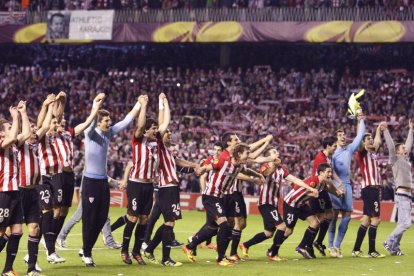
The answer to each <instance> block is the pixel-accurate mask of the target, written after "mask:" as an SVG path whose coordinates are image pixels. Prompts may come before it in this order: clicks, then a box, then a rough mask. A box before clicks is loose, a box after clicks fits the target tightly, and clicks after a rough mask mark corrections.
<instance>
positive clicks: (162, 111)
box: [158, 93, 166, 126]
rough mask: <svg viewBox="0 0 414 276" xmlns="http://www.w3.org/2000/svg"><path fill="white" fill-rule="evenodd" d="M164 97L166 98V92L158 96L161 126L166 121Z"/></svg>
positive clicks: (159, 122) (159, 123)
mask: <svg viewBox="0 0 414 276" xmlns="http://www.w3.org/2000/svg"><path fill="white" fill-rule="evenodd" d="M164 98H166V96H165V94H164V93H161V94H160V95H159V97H158V110H159V111H158V125H159V126H160V125H161V124H162V122H163V121H164Z"/></svg>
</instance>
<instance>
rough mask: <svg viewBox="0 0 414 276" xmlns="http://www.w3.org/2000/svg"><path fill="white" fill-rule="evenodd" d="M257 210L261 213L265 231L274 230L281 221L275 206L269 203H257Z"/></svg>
mask: <svg viewBox="0 0 414 276" xmlns="http://www.w3.org/2000/svg"><path fill="white" fill-rule="evenodd" d="M259 211H260V214H261V215H262V218H263V225H264V229H265V230H266V231H269V232H274V231H275V230H276V226H278V225H279V224H281V223H283V219H282V217H281V215H280V214H279V211H278V210H277V207H276V206H273V205H270V204H263V205H259Z"/></svg>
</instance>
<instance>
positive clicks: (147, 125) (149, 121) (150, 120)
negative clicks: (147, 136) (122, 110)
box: [145, 117, 157, 130]
mask: <svg viewBox="0 0 414 276" xmlns="http://www.w3.org/2000/svg"><path fill="white" fill-rule="evenodd" d="M152 125H154V126H156V125H157V122H156V121H155V120H154V119H153V118H149V117H148V118H147V119H146V121H145V130H148V129H150V128H151V127H152Z"/></svg>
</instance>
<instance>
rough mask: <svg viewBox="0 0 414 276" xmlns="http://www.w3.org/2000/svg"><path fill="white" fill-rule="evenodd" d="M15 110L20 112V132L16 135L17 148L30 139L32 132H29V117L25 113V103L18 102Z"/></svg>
mask: <svg viewBox="0 0 414 276" xmlns="http://www.w3.org/2000/svg"><path fill="white" fill-rule="evenodd" d="M17 110H18V111H19V112H20V116H21V118H22V132H21V133H20V134H18V135H17V146H21V145H23V144H24V142H25V141H26V140H27V139H29V138H30V135H31V134H32V132H31V131H30V122H29V117H28V116H27V112H26V102H24V101H20V102H19V104H18V105H17Z"/></svg>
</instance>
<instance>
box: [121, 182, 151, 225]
mask: <svg viewBox="0 0 414 276" xmlns="http://www.w3.org/2000/svg"><path fill="white" fill-rule="evenodd" d="M126 194H127V198H128V207H127V208H128V215H130V216H135V217H136V216H138V215H147V216H148V215H149V214H150V212H151V208H152V201H153V194H154V186H153V183H142V182H136V181H131V180H128V185H127V188H126Z"/></svg>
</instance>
